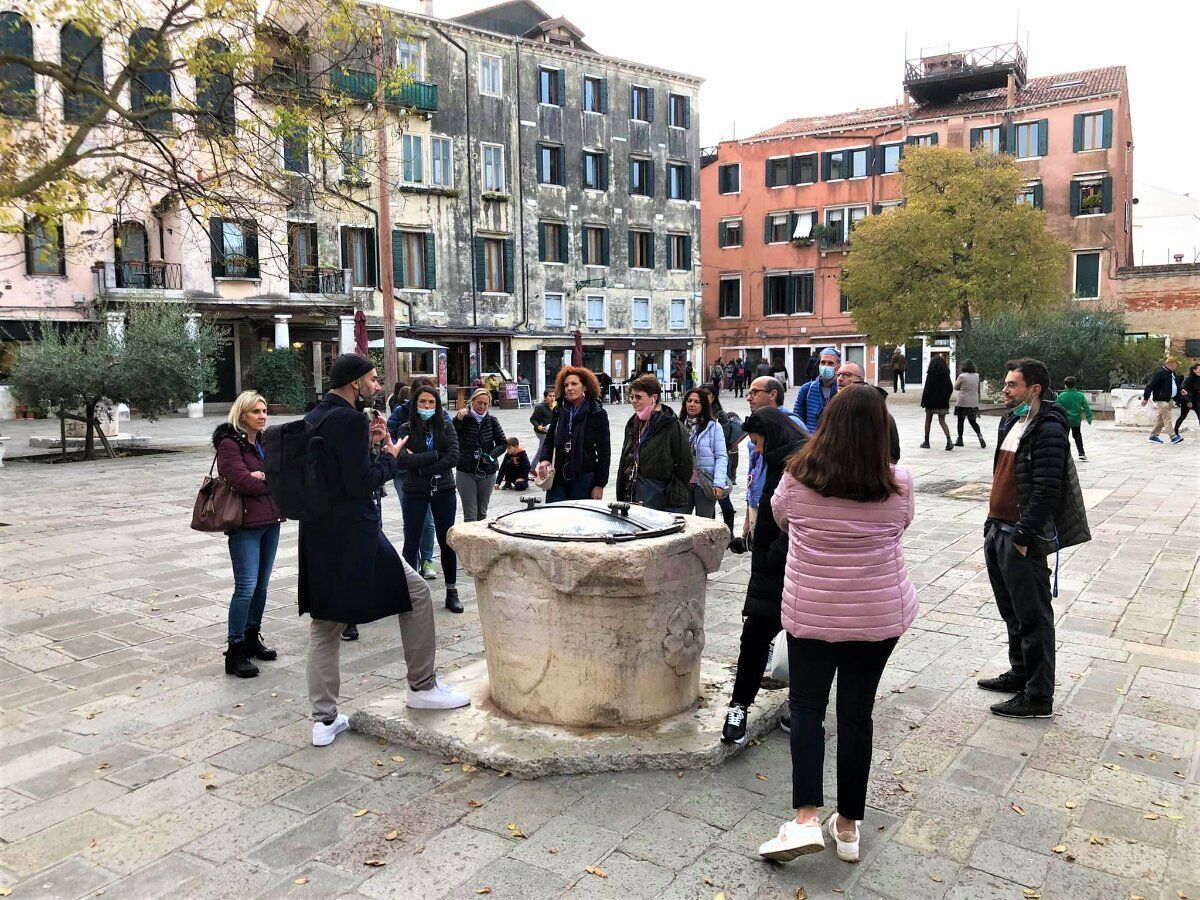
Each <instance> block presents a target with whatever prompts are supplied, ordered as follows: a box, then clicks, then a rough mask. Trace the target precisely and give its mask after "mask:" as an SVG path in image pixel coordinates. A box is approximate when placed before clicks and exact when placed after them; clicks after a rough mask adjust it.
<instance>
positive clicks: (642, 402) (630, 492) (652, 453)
mask: <svg viewBox="0 0 1200 900" xmlns="http://www.w3.org/2000/svg"><path fill="white" fill-rule="evenodd" d="M629 402H630V404H631V405H632V406H633V415H632V416H630V417H629V422H628V423H626V425H625V441H624V443H623V444H622V446H621V457H620V460H619V462H618V466H617V499H618V500H622V501H624V502H626V503H640V504H642V505H643V506H647V507H649V508H650V509H658V510H663V511H664V512H683V511H685V510H686V509H687V507H688V501H689V496H690V494H691V479H692V470H693V466H692V449H691V445H690V442H689V440H688V433H687V429H686V428H684V426H683V423H682V422H680V421H679V419H678V418H677V417H676V415H675V413H674V411H673V410H672V409H671V407H669V406H663V405H662V384H661V383H660V382H659V380H658V379H657V378H656V377H654V376H653V375H649V374H647V375H639V376H638V377H637V378H635V379H634V380H633V382H632V383H631V384H630V386H629Z"/></svg>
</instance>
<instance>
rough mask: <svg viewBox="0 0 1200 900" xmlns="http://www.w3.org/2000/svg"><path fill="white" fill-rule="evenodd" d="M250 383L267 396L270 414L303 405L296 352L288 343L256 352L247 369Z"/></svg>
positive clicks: (298, 361) (300, 376) (302, 383)
mask: <svg viewBox="0 0 1200 900" xmlns="http://www.w3.org/2000/svg"><path fill="white" fill-rule="evenodd" d="M250 384H251V385H252V386H253V387H254V389H255V390H256V391H258V392H259V393H260V394H262V395H263V396H264V397H266V398H267V412H269V413H270V414H272V415H279V414H280V413H295V412H300V411H301V410H302V409H304V402H305V400H306V399H307V392H306V391H305V388H304V376H303V375H302V374H301V369H300V354H299V353H297V352H296V351H295V350H293V349H292V348H291V347H278V348H276V349H274V350H270V351H268V352H266V353H260V354H259V355H258V356H257V357H256V358H255V360H254V365H253V367H252V368H251V369H250Z"/></svg>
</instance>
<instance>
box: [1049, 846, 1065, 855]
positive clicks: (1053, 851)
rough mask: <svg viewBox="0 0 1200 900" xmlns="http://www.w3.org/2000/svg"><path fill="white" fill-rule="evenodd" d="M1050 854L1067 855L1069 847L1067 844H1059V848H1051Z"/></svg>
mask: <svg viewBox="0 0 1200 900" xmlns="http://www.w3.org/2000/svg"><path fill="white" fill-rule="evenodd" d="M1050 852H1051V853H1066V852H1067V845H1066V844H1059V845H1058V846H1057V847H1051V848H1050Z"/></svg>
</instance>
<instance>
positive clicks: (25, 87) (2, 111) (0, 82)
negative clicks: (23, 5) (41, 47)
mask: <svg viewBox="0 0 1200 900" xmlns="http://www.w3.org/2000/svg"><path fill="white" fill-rule="evenodd" d="M0 54H3V55H4V56H9V57H13V56H15V57H17V59H14V60H12V61H11V62H6V63H4V64H3V65H0V115H5V116H13V117H15V118H19V119H32V118H33V117H34V116H35V115H37V86H36V84H35V82H34V79H33V69H32V67H30V65H29V64H28V63H25V62H22V61H21V58H22V57H23V58H25V59H28V60H30V61H32V60H33V29H32V28H31V27H30V26H29V20H28V19H26V18H25V17H24V16H23V15H21V14H20V13H15V12H4V13H0Z"/></svg>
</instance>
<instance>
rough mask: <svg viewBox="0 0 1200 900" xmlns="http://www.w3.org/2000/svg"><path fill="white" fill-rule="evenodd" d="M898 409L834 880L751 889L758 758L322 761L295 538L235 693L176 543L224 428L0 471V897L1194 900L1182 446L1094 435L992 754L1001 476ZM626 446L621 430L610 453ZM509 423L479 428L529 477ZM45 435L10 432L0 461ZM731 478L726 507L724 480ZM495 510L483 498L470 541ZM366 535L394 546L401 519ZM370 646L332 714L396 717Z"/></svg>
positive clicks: (453, 631)
mask: <svg viewBox="0 0 1200 900" xmlns="http://www.w3.org/2000/svg"><path fill="white" fill-rule="evenodd" d="M915 399H916V398H915V397H907V396H906V397H901V398H894V397H893V398H889V406H890V407H891V410H892V412H893V414H894V416H895V417H896V419H897V422H898V424H899V427H900V430H901V435H902V443H903V453H904V457H903V459H902V465H905V466H907V467H908V468H909V469H910V470H911V471H912V472H913V475H914V479H915V483H916V485H917V491H918V494H917V518H916V521H915V522H914V523H913V526H912V528H910V530H909V532H908V533H907V535H906V552H907V555H908V558H909V563H910V568H911V571H912V574H913V577H914V580H915V581H916V582H917V583H918V584H919V591H920V599H921V612H920V615H919V616H918V619H917V621H916V623H915V624H914V626H913V628H912V629H911V630H910V631H909V633H908V634H906V635H905V636H904V638H902V639H901V641H900V642H899V645H898V647H897V650H896V652H895V653H894V654H893V657H892V660H891V663H890V664H889V667H888V670H887V671H886V672H885V674H884V678H883V682H882V684H881V687H880V697H879V700H878V702H877V708H876V717H875V750H876V752H875V759H874V762H873V766H872V781H871V785H870V788H869V799H868V803H869V809H868V813H867V820H866V822H865V823H864V826H863V850H862V853H863V859H862V862H861V863H859V864H858V865H856V866H852V865H847V864H845V863H842V862H840V861H839V860H837V859H836V857H835V856H834V855H833V853H832V852H831V851H828V850H827V851H826V852H825V853H824V854H820V855H818V856H812V857H807V858H805V859H802V860H797V861H796V862H794V863H791V864H788V865H782V866H781V865H777V864H772V863H766V862H764V861H762V860H761V859H759V858H758V857H757V856H756V850H757V847H758V845H759V844H760V843H761V842H762V841H763V840H765V839H767V838H768V837H770V836H771V835H773V834H774V833H775V831H776V830H777V829H778V827H779V824H780V822H781V821H782V820H783V818H784V817H785V816H787V815H789V803H790V775H791V767H790V758H789V750H788V743H787V738H786V736H785V735H782V734H781V733H779V732H778V731H775V732H772V733H769V734H763V735H762V736H761V737H760V738H759V739H757V740H756V741H753V742H752V743H751V745H750V746H749V747H747V748H746V750H745V752H743V753H741V754H739V755H737V756H735V757H733V758H730V759H728V760H726V761H725V762H723V763H722V764H720V765H718V766H715V767H711V768H705V769H698V770H675V769H673V768H671V769H663V770H659V771H632V772H620V773H608V774H595V775H564V776H552V777H547V778H542V779H538V780H533V781H522V780H519V779H517V778H515V777H500V774H499V773H497V772H495V771H491V770H488V769H479V770H478V771H463V769H462V762H461V760H460V762H459V763H451V762H450V761H449V759H448V758H447V755H446V754H441V753H429V752H426V751H423V750H420V749H417V748H414V747H410V746H406V745H403V744H399V743H394V742H391V741H389V740H387V739H382V740H380V739H377V738H375V737H373V736H365V735H362V734H352V733H348V734H345V735H343V736H341V737H340V738H339V739H338V741H337V742H336V743H335V744H334V745H333V746H332V747H328V748H313V747H312V746H311V745H310V743H309V722H308V721H307V719H306V713H307V709H306V698H305V694H306V691H305V686H304V648H305V641H306V623H305V621H304V620H300V619H297V617H296V616H295V613H294V609H295V606H294V604H295V584H296V537H295V529H294V527H293V526H285V528H284V532H283V537H282V540H281V542H280V551H279V555H278V558H277V561H276V569H275V573H274V577H273V579H272V590H271V594H270V597H269V604H268V610H267V616H266V623H267V629H268V631H267V634H268V638H269V639H271V640H272V641H273V642H275V643H276V645H277V646H278V647H279V650H280V659H279V661H278V662H276V663H265V664H263V666H262V668H263V676H262V677H260V678H259V679H257V680H255V681H250V682H242V681H234V680H233V679H227V678H225V677H224V676H223V674H222V670H221V658H220V651H221V642H222V640H223V635H224V628H223V623H224V620H225V615H226V608H227V603H228V597H229V591H230V588H231V577H230V571H229V562H228V555H227V550H226V547H225V542H224V541H223V540H222V539H220V538H219V537H213V536H210V535H203V534H198V533H195V532H191V531H190V530H189V529H188V527H187V515H188V511H189V510H190V507H191V501H192V498H193V496H194V491H195V489H196V486H197V485H198V483H199V478H200V476H201V475H202V474H203V472H204V471H207V460H208V451H207V450H206V449H205V448H206V445H207V442H208V436H209V434H211V430H212V428H213V427H214V425H215V424H216V421H217V420H216V419H212V418H210V419H206V420H200V421H192V420H186V419H177V418H167V419H163V420H160V422H159V423H157V424H154V425H148V426H143V425H142V423H135V427H134V430H135V431H141V430H142V429H143V428H144V431H145V433H147V434H149V435H151V436H152V437H153V440H154V443H156V444H159V445H162V446H165V447H168V448H170V449H172V450H174V451H176V452H173V453H170V454H167V455H163V456H157V457H141V458H135V459H127V460H119V461H116V462H109V461H98V462H95V463H88V464H80V465H75V466H72V467H71V468H70V472H69V475H70V478H71V490H70V491H63V490H62V477H61V476H62V475H63V474H64V473H63V472H61V471H59V469H58V468H57V467H56V466H50V465H42V464H30V463H23V462H20V461H17V462H13V463H11V464H9V465H6V467H5V468H4V469H3V470H0V522H5V523H8V524H7V525H4V526H3V527H0V593H2V594H3V596H4V598H5V603H4V604H0V647H2V648H3V653H2V654H0V685H3V686H4V687H5V688H6V690H4V691H3V694H2V696H0V725H2V726H3V728H4V732H3V734H4V740H3V742H2V743H0V887H4V888H11V889H12V892H13V893H12V895H11V896H12V897H14V898H17V900H23V898H28V897H47V898H49V897H95V896H101V895H100V893H99V892H101V891H103V892H104V893H103V896H106V897H121V898H126V897H128V898H134V900H137V898H143V897H145V898H157V897H178V896H189V897H190V896H204V897H224V896H245V897H263V898H277V897H322V898H324V897H345V898H355V900H364V898H382V897H389V898H390V897H414V898H425V897H429V898H434V897H456V898H466V897H476V896H483V895H481V894H477V893H476V891H479V890H482V889H484V888H490V896H494V897H520V898H523V900H524V898H534V900H536V898H543V897H545V898H550V897H563V896H575V895H582V896H595V897H616V896H619V897H623V898H624V897H669V898H696V900H712V898H714V897H716V896H717V895H718V894H721V893H723V894H724V895H725V897H726V900H734V898H762V900H767V898H771V900H775V898H793V897H795V896H796V890H797V888H800V887H803V888H804V889H805V892H806V894H807V895H808V896H809V897H812V898H817V897H821V898H840V897H854V898H887V900H907V898H920V897H930V898H956V900H968V898H969V900H977V898H990V897H997V898H999V897H1004V898H1022V900H1024V898H1025V897H1026V896H1027V895H1026V894H1025V892H1026V891H1034V892H1037V893H1038V894H1040V896H1041V897H1044V898H1069V900H1076V898H1092V897H1095V898H1105V900H1109V898H1119V897H1126V898H1128V897H1132V896H1142V897H1146V898H1156V900H1157V898H1162V900H1167V898H1170V900H1178V898H1179V896H1180V892H1182V894H1183V895H1184V896H1188V897H1197V896H1200V885H1198V884H1197V881H1200V875H1197V873H1198V872H1200V851H1198V850H1197V849H1196V848H1197V847H1200V793H1198V792H1200V786H1198V785H1197V780H1198V774H1197V773H1198V770H1200V754H1198V752H1197V738H1198V728H1200V686H1198V685H1200V681H1198V680H1197V678H1198V677H1200V569H1198V560H1200V553H1198V551H1200V540H1198V538H1200V515H1198V513H1200V509H1198V507H1200V456H1198V455H1197V453H1196V449H1195V447H1194V446H1193V445H1192V443H1191V442H1192V439H1193V438H1194V437H1195V435H1194V434H1191V433H1189V435H1188V439H1187V441H1186V442H1185V443H1184V444H1183V445H1182V446H1180V447H1170V446H1167V447H1155V446H1153V445H1149V444H1148V443H1147V442H1146V441H1145V439H1144V436H1142V435H1139V434H1138V433H1135V432H1126V431H1118V430H1117V429H1115V428H1113V427H1112V426H1111V425H1110V424H1107V423H1098V424H1097V425H1096V427H1094V428H1090V429H1088V430H1087V431H1086V433H1085V440H1086V441H1087V446H1088V452H1089V459H1090V461H1089V462H1088V463H1086V464H1080V466H1079V473H1080V479H1081V483H1082V486H1083V489H1084V496H1085V502H1086V503H1087V504H1088V506H1089V510H1090V518H1091V524H1092V531H1093V541H1092V542H1091V543H1090V544H1087V545H1084V546H1082V547H1079V548H1072V549H1071V550H1069V551H1067V552H1065V553H1063V554H1062V559H1061V569H1060V587H1061V592H1060V596H1059V597H1058V598H1057V600H1056V601H1055V604H1054V605H1055V612H1056V616H1057V617H1058V622H1059V630H1058V635H1057V639H1058V644H1059V656H1058V684H1057V693H1056V715H1055V717H1054V719H1053V720H1049V721H1044V722H1035V723H1028V722H1008V721H1001V720H997V719H995V718H994V717H992V716H990V715H989V714H988V713H987V705H988V704H989V703H991V702H994V700H995V696H994V695H991V694H985V693H983V692H980V691H979V690H977V689H976V688H975V686H974V679H975V678H977V677H979V675H981V674H988V673H991V672H992V671H993V670H997V669H999V668H1000V667H1002V666H1003V665H1004V664H1005V649H1004V642H1003V625H1002V623H1001V621H1000V619H999V616H998V614H997V612H996V609H995V606H994V603H993V601H992V598H991V591H990V587H989V585H988V580H987V576H986V573H985V571H984V566H983V560H982V552H981V533H980V532H981V526H982V522H983V518H984V515H985V504H984V501H983V500H981V499H979V498H980V497H981V496H985V492H984V489H985V488H986V485H987V484H988V482H989V480H990V471H989V467H990V464H991V458H992V454H991V451H990V450H988V451H980V450H978V449H973V448H963V449H961V450H955V451H953V452H952V453H946V452H945V451H944V450H931V451H922V450H919V449H917V447H916V444H917V443H918V442H919V440H920V433H919V426H920V419H921V412H920V410H919V409H917V407H916V406H915ZM728 405H729V408H731V409H733V410H735V411H738V412H740V413H741V414H742V415H743V416H744V415H745V414H746V412H747V409H746V407H745V404H744V401H738V400H734V401H731V402H730V403H729V404H728ZM627 416H628V407H610V417H611V421H612V423H613V434H614V435H615V436H616V439H617V440H619V436H620V433H621V430H622V429H623V427H624V420H625V418H627ZM527 417H528V411H508V410H504V411H501V412H500V420H501V422H502V424H503V425H504V427H505V428H506V430H508V431H510V432H511V433H515V434H518V435H520V436H522V437H523V438H524V439H525V440H527V441H528V442H529V443H532V441H531V432H530V429H529V428H528V426H527V424H526V420H527ZM994 425H995V420H993V419H988V420H986V427H989V428H994ZM10 426H15V427H12V428H10ZM39 426H41V427H42V428H43V429H44V423H29V422H21V423H6V428H5V433H6V434H9V433H10V430H11V431H12V432H13V433H14V435H15V436H14V439H13V440H12V441H10V443H9V454H10V456H9V458H11V456H12V454H17V455H19V454H20V453H22V452H23V451H24V447H23V443H22V442H23V441H25V440H27V437H28V433H32V429H35V428H37V427H39ZM22 429H24V430H22ZM27 432H28V433H27ZM740 476H741V477H740V478H739V482H740V483H739V484H738V485H737V486H736V488H735V491H734V497H735V501H736V502H737V503H738V505H739V507H740V505H741V491H742V488H743V486H744V480H745V459H744V456H743V459H742V471H741V473H740ZM517 506H518V497H517V495H514V494H512V493H510V492H497V493H496V494H495V495H494V497H493V501H492V509H491V513H492V514H493V515H495V514H499V513H503V512H506V511H508V510H510V509H515V508H517ZM384 517H385V530H386V531H387V532H388V533H389V534H390V535H392V536H393V538H394V539H395V540H397V541H398V540H399V531H400V526H399V510H398V506H397V504H396V499H395V497H394V496H389V497H387V498H385V500H384ZM748 563H749V560H748V559H747V558H746V557H744V556H741V557H739V556H736V555H733V554H728V555H727V556H726V558H725V562H724V565H723V567H722V569H721V571H720V572H718V573H715V574H714V575H713V577H712V578H711V579H710V582H709V597H708V609H707V617H706V638H707V643H706V650H705V657H706V660H707V664H708V665H711V666H716V667H718V668H719V669H720V670H722V671H723V672H724V673H725V677H727V675H728V671H729V667H731V666H732V665H733V663H734V662H735V660H736V657H737V650H738V636H739V633H740V611H741V606H742V601H743V598H744V594H745V585H746V581H747V577H748ZM432 586H433V590H434V594H435V597H436V598H439V599H440V596H441V590H442V582H441V580H440V579H438V580H435V581H434V582H433V583H432ZM460 587H461V590H462V596H463V600H464V603H465V605H466V607H467V612H466V613H465V614H464V615H462V616H452V615H450V614H448V613H446V612H444V611H443V610H441V609H440V608H439V609H438V610H437V613H436V621H437V629H438V647H439V654H440V660H441V663H442V666H443V672H444V674H446V675H447V676H448V677H451V678H452V677H453V675H454V673H455V672H456V671H465V670H466V669H467V668H468V667H470V666H471V665H472V664H473V663H477V662H478V661H479V660H481V659H482V649H483V648H482V643H481V640H480V631H479V623H478V616H477V613H476V610H475V603H474V596H473V590H472V588H471V585H470V582H469V579H464V580H463V581H462V582H461V584H460ZM361 630H362V640H361V641H359V642H358V643H357V644H347V645H344V646H343V647H342V662H343V667H342V668H343V698H344V702H343V706H344V708H345V709H346V710H347V711H349V712H352V713H355V712H359V711H361V710H364V709H367V708H369V707H370V706H371V705H372V704H374V703H378V702H380V701H381V700H382V699H383V698H386V697H388V696H397V695H402V692H403V690H404V687H405V683H404V674H405V671H404V664H403V658H402V656H401V654H400V650H399V641H398V634H397V632H396V629H395V626H394V623H388V622H380V623H377V624H374V625H368V626H364V627H363V628H362V629H361ZM766 699H767V698H766V697H765V696H764V698H763V702H762V703H760V704H759V705H758V706H757V707H756V709H758V710H759V711H760V712H761V711H763V710H765V709H766V707H767V705H768V704H767V702H766ZM718 706H719V704H718ZM831 708H832V704H831ZM826 725H827V735H828V740H827V755H826V760H825V785H826V800H827V802H828V803H832V802H833V801H834V800H835V798H836V749H837V733H836V723H835V722H834V721H833V719H832V718H831V719H830V720H829V721H827V723H826ZM714 727H715V725H714ZM206 776H207V777H206ZM363 810H366V812H363V813H362V815H356V813H359V812H361V811H363ZM1056 850H1057V851H1058V852H1055V851H1056ZM376 863H379V864H380V865H376ZM589 866H591V867H595V868H596V870H597V871H600V872H603V873H604V874H605V875H607V878H604V877H601V876H600V875H597V874H590V873H588V872H587V871H586V869H587V868H588V867H589ZM298 882H299V883H298Z"/></svg>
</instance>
